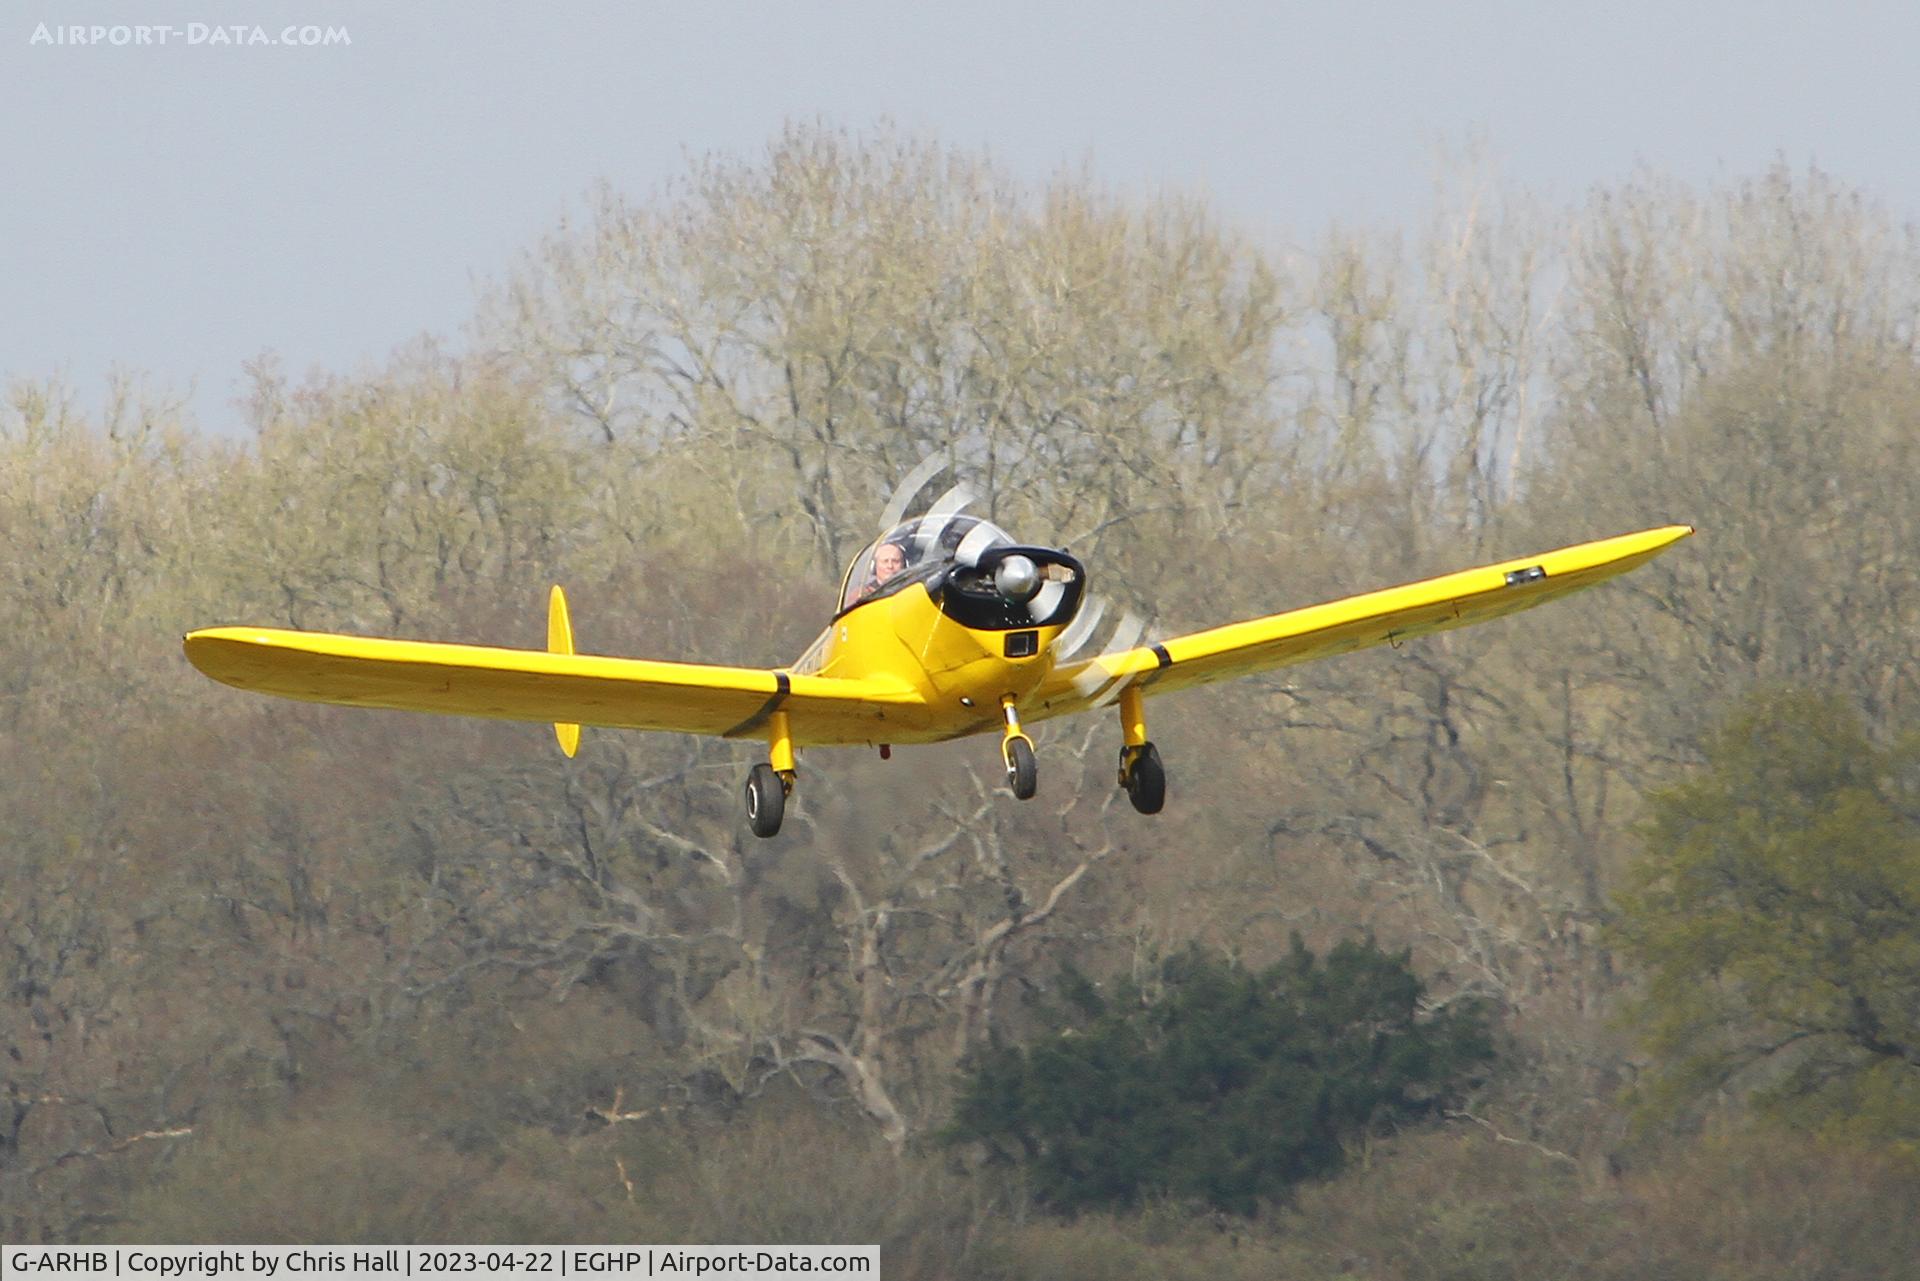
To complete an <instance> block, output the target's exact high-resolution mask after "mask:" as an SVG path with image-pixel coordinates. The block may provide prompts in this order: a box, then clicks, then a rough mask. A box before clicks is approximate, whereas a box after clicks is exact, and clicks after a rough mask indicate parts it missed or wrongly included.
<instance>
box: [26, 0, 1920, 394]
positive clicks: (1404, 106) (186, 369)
mask: <svg viewBox="0 0 1920 1281" xmlns="http://www.w3.org/2000/svg"><path fill="white" fill-rule="evenodd" d="M0 15H3V16H0V122H3V124H0V377H8V378H11V377H17V376H44V375H47V374H52V373H63V374H65V375H66V376H67V377H68V378H69V379H70V380H72V381H73V382H74V383H75V384H76V385H77V386H78V387H79V388H80V389H81V390H82V391H83V392H85V393H88V394H89V395H91V394H92V393H94V392H95V391H96V390H97V387H98V385H99V384H100V382H101V380H102V379H103V378H104V376H105V373H106V371H107V369H108V368H109V367H110V366H112V365H114V364H119V365H121V366H124V367H127V368H131V369H138V370H147V371H151V372H152V373H153V374H154V375H156V376H157V377H158V379H159V380H160V381H161V382H162V383H163V384H167V385H171V386H174V387H177V388H184V387H185V386H186V385H187V384H188V383H189V382H192V383H194V384H195V386H196V388H197V393H196V395H195V398H194V401H193V403H194V407H195V409H196V411H197V413H198V414H199V417H200V419H201V421H202V423H203V424H204V425H206V426H208V427H210V428H213V429H215V430H223V431H231V430H235V429H236V428H237V423H238V414H237V412H236V411H235V410H234V409H233V408H232V406H231V404H230V402H231V399H232V397H233V396H234V395H235V391H236V388H237V386H238V382H239V378H240V374H241V364H242V362H243V361H245V360H247V359H248V358H250V357H252V356H254V355H256V354H258V353H260V352H262V351H267V350H272V351H275V352H278V353H279V354H280V356H281V357H282V359H283V361H284V363H285V365H286V366H287V367H288V369H289V370H290V371H291V372H293V373H295V374H301V373H304V372H305V371H307V370H308V369H311V368H314V367H316V366H319V367H324V368H328V369H335V370H342V371H352V370H354V369H356V368H361V367H364V366H367V365H370V364H372V363H374V362H377V361H378V360H379V359H380V358H381V357H382V356H383V354H384V353H385V352H386V351H388V350H389V349H390V348H391V347H392V346H393V345H394V344H395V343H397V342H400V341H403V340H405V339H407V338H409V337H411V336H413V335H416V334H418V333H420V332H422V331H428V332H433V333H437V334H444V335H454V336H457V334H458V331H459V329H460V326H461V325H462V323H463V322H464V321H465V319H466V317H467V316H468V314H469V313H470V311H471V309H472V305H473V301H474V298H475V294H476V289H477V287H478V284H479V283H480V282H481V281H483V280H485V279H488V278H491V277H494V276H497V275H498V274H500V273H501V272H502V271H503V270H504V269H505V268H506V266H507V265H508V264H509V263H510V262H511V260H512V258H513V256H514V254H515V253H516V252H517V251H518V250H519V249H521V248H523V247H525V246H527V245H528V244H530V243H531V242H532V241H533V240H534V239H536V238H537V237H538V236H539V235H540V234H541V233H542V232H544V231H546V230H547V229H549V228H550V227H551V226H552V225H553V224H554V223H555V222H556V221H557V219H558V218H559V216H560V214H561V213H562V212H563V211H564V210H566V209H567V208H568V207H569V206H570V205H572V204H574V203H576V202H577V200H578V197H579V196H580V195H581V193H582V192H584V191H585V190H586V189H587V187H588V186H590V185H591V184H592V183H593V182H594V181H595V180H597V179H599V178H603V177H604V178H607V179H609V180H611V181H612V182H614V183H615V184H616V185H618V186H620V187H622V188H624V189H626V190H628V191H630V192H634V193H642V194H643V193H645V192H648V191H651V190H653V189H654V188H656V187H658V186H659V185H660V184H661V183H662V182H664V181H666V180H667V179H669V178H671V177H672V176H674V175H675V174H676V173H678V172H679V171H680V170H681V169H682V168H683V167H684V162H685V157H686V155H687V154H689V153H702V152H707V151H713V150H719V151H726V152H734V153H742V152H752V151H756V150H758V149H759V148H761V147H762V146H763V145H764V144H765V143H766V141H767V140H768V139H769V138H771V137H772V136H773V134H774V133H775V132H776V131H777V130H778V129H779V128H780V126H781V124H782V123H783V122H784V121H787V120H789V119H795V118H799V119H808V120H812V119H820V120H824V121H827V122H829V123H832V124H844V125H849V126H853V127H855V128H859V127H863V126H867V125H871V124H873V123H875V122H877V121H879V120H882V119H891V120H892V121H893V122H895V123H896V124H897V125H899V126H902V127H903V128H905V129H906V130H909V131H912V132H916V133H923V134H927V135H931V136H933V137H936V138H938V139H941V140H943V141H947V142H952V143H957V144H963V145H967V146H980V147H985V148H987V149H989V150H990V151H991V152H992V153H993V154H994V155H995V156H997V157H998V158H999V159H1000V160H1001V161H1002V162H1004V163H1005V164H1007V165H1008V166H1010V167H1011V168H1012V169H1013V170H1014V171H1015V172H1016V173H1018V174H1020V175H1021V176H1024V177H1033V178H1038V177H1042V176H1044V175H1045V174H1046V173H1048V172H1049V171H1051V170H1052V169H1054V168H1056V167H1058V166H1060V165H1061V164H1063V163H1078V162H1080V161H1082V160H1088V161H1090V162H1091V164H1092V167H1093V169H1094V171H1095V172H1096V173H1097V174H1099V175H1101V176H1102V177H1104V178H1106V179H1108V180H1110V181H1112V182H1114V183H1116V184H1120V185H1123V186H1127V187H1134V188H1140V189H1152V188H1160V187H1170V188H1174V189H1178V190H1183V191H1198V192H1205V193H1207V194H1209V195H1210V196H1211V197H1212V198H1213V199H1214V200H1215V202H1216V204H1217V206H1218V207H1219V208H1220V209H1222V210H1223V211H1224V212H1225V214H1226V215H1227V216H1228V217H1229V218H1231V219H1232V220H1234V221H1236V222H1238V223H1240V224H1242V225H1244V226H1247V227H1249V228H1250V229H1253V230H1255V231H1256V232H1257V233H1258V234H1260V235H1261V236H1263V237H1265V238H1270V239H1275V240H1279V241H1286V240H1288V239H1298V240H1300V241H1311V239H1312V238H1313V237H1314V235H1315V233H1317V232H1318V230H1319V229H1321V228H1322V227H1324V225H1325V224H1326V223H1327V222H1328V221H1329V220H1330V219H1333V218H1341V219H1345V220H1348V221H1365V222H1386V223H1399V222H1408V223H1411V222H1413V221H1414V220H1416V219H1418V218H1419V217H1421V216H1422V214H1423V213H1424V211H1425V208H1426V206H1427V201H1428V197H1429V192H1430V189H1431V179H1432V173H1433V157H1434V155H1435V152H1436V148H1437V147H1438V146H1440V145H1442V144H1447V145H1454V146H1458V145H1459V144H1461V143H1463V142H1465V141H1466V140H1469V139H1471V138H1474V137H1479V138H1481V139H1483V140H1484V142H1485V144H1486V146H1487V149H1488V150H1489V151H1490V153H1491V154H1492V156H1493V157H1494V159H1495V160H1496V161H1497V162H1498V164H1499V167H1500V170H1501V172H1502V173H1503V175H1504V176H1505V177H1506V178H1507V179H1509V180H1511V181H1513V182H1515V183H1517V184H1520V185H1523V186H1526V187H1528V188H1530V189H1532V190H1533V191H1534V192H1536V193H1537V194H1539V195H1542V196H1545V197H1547V198H1549V199H1553V200H1556V201H1563V202H1571V201H1574V200H1577V199H1578V198H1579V197H1580V196H1581V195H1582V194H1583V193H1584V192H1585V191H1586V190H1587V189H1588V188H1590V187H1592V186H1594V185H1595V184H1599V183H1609V182H1613V181H1617V180H1618V179H1620V178H1621V177H1622V176H1624V175H1625V174H1627V173H1628V172H1629V171H1630V170H1631V169H1632V168H1633V166H1634V165H1635V163H1636V162H1645V163H1646V164H1648V165H1651V166H1653V167H1654V168H1656V169H1658V170H1661V171H1663V172H1666V173H1670V174H1673V175H1676V176H1679V177H1681V178H1685V179H1689V180H1693V181H1699V182H1707V181H1711V180H1712V179H1714V178H1716V177H1722V176H1739V175H1745V174H1750V173H1755V172H1758V171H1760V170H1762V169H1764V168H1765V167H1766V166H1767V165H1768V164H1769V163H1771V161H1772V160H1773V159H1774V158H1775V157H1777V156H1782V155H1784V156H1785V157H1786V158H1787V159H1788V160H1789V161H1791V162H1792V163H1794V164H1795V165H1796V166H1798V165H1804V164H1806V163H1807V162H1809V161H1812V162H1815V163H1818V164H1819V165H1821V166H1822V167H1823V168H1825V169H1827V170H1829V171H1830V172H1832V173H1834V174H1836V175H1837V176H1838V177H1840V178H1841V179H1843V180H1845V181H1848V182H1851V183H1855V184H1858V185H1860V186H1863V187H1865V188H1866V189H1868V190H1869V191H1871V192H1874V193H1877V194H1878V195H1879V196H1880V197H1882V198H1884V200H1885V201H1886V202H1887V203H1888V204H1889V205H1890V206H1891V207H1892V208H1893V209H1894V210H1895V211H1896V212H1898V213H1899V214H1901V215H1902V216H1903V217H1911V216H1914V215H1915V214H1917V213H1920V141H1917V139H1920V129H1917V128H1916V126H1920V0H1903V2H1900V3H1892V2H1889V3H1875V4H1846V3H1827V4H1813V3H1808V2H1807V0H1798V2H1794V3H1786V2H1783V0H1746V2H1745V3H1721V2H1719V0H1715V2H1714V3H1695V4H1690V3H1687V0H1657V2H1646V0H1634V2H1633V3H1607V2H1606V0H1583V2H1581V3H1563V2H1562V0H1541V2H1539V3H1531V4H1523V3H1511V4H1505V3H1493V2H1492V0H1470V2H1467V3H1448V2H1447V0H1425V2H1424V3H1406V4H1384V3H1371V4H1369V3H1355V2H1348V3H1321V4H1280V3H1272V4H1258V3H1251V2H1245V3H1221V4H1204V5H1203V4H1184V5H1172V4H1166V5H1146V4H1108V5H1104V6H1103V5H1097V4H1093V3H1080V4H1072V5H1068V4H1054V3H1034V2H1032V0H1029V2H1027V3H1018V4H1013V3H1008V4H998V3H996V4H971V3H965V2H964V0H944V2H943V3H939V4H924V3H922V4H910V3H905V2H903V0H895V2H893V3H878V2H876V0H859V2H846V3H814V2H810V0H778V2H769V3H754V4H744V3H741V4H732V3H721V2H719V0H696V2H687V0H683V2H682V3H680V4H676V5H672V6H665V5H657V4H653V3H648V2H647V0H629V2H628V3H622V4H564V3H563V4H555V5H551V6H544V5H543V6H536V5H532V4H524V3H522V4H512V5H507V4H499V3H459V4H456V3H451V2H450V0H415V2H411V3H401V2H400V0H383V2H381V3H371V2H369V3H340V2H336V0H251V2H244V0H99V2H93V0H0ZM42 24H45V26H46V28H47V34H48V35H51V36H53V37H54V38H55V39H56V40H57V39H59V38H61V37H62V36H63V35H64V29H65V28H67V27H70V26H73V25H83V26H91V25H93V24H100V25H102V26H105V27H109V28H110V27H111V26H113V25H116V24H124V25H125V26H127V27H128V28H129V31H128V34H127V36H126V38H127V39H128V40H129V43H127V44H124V45H119V46H116V45H114V44H111V43H108V42H107V41H110V40H112V39H114V38H115V36H114V35H113V34H111V32H109V33H107V34H106V36H105V39H104V40H103V41H102V42H101V43H98V44H96V43H91V42H89V43H83V44H77V45H76V44H73V43H67V44H59V43H52V44H49V43H45V42H43V41H42V42H37V41H36V37H37V36H39V34H40V28H41V25H42ZM194 24H199V25H198V26H197V27H196V26H195V25H194ZM225 24H243V25H245V26H246V27H247V28H249V30H250V29H251V28H252V27H253V26H254V25H256V24H257V25H258V26H260V27H261V28H263V29H264V30H265V32H266V34H267V36H268V38H269V39H273V40H278V39H279V38H280V34H281V32H282V30H283V29H284V28H286V27H287V26H289V24H310V25H312V26H315V27H321V28H324V27H329V26H331V27H337V28H344V29H345V31H346V32H347V34H348V36H349V37H350V40H351V43H350V44H347V45H344V46H343V45H333V46H321V47H301V46H299V45H295V46H293V47H281V46H277V45H276V46H269V47H260V46H254V45H249V44H235V43H219V42H217V41H216V39H215V38H214V37H213V36H212V34H211V33H212V30H213V29H214V28H216V27H220V26H222V25H225ZM139 25H145V26H148V27H149V28H168V29H170V30H169V31H168V33H167V34H166V36H165V40H166V43H164V44H161V43H157V41H158V40H160V39H161V38H162V37H161V36H160V35H159V34H156V33H155V32H154V31H152V30H150V31H149V33H148V41H149V42H148V43H146V44H139V43H135V42H134V41H137V39H138V33H137V32H135V31H134V30H133V28H134V27H136V26H139ZM196 37H198V38H197V39H196ZM297 38H298V36H297V33H296V39H297Z"/></svg>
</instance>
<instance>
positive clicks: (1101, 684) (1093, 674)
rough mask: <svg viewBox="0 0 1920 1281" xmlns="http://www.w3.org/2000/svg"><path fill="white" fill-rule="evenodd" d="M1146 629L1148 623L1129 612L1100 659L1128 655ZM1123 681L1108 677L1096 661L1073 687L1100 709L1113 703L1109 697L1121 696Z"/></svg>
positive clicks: (1115, 630)
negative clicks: (1107, 656)
mask: <svg viewBox="0 0 1920 1281" xmlns="http://www.w3.org/2000/svg"><path fill="white" fill-rule="evenodd" d="M1146 629H1147V625H1146V623H1145V622H1143V621H1141V619H1140V617H1139V616H1138V615H1136V614H1135V613H1134V612H1133V611H1132V610H1128V611H1127V612H1126V613H1125V614H1123V615H1121V617H1120V622H1119V623H1118V624H1117V625H1116V626H1115V627H1114V629H1113V635H1112V636H1111V637H1109V638H1108V639H1107V648H1106V650H1105V651H1104V652H1103V653H1102V654H1101V656H1100V657H1102V658H1104V657H1106V655H1107V654H1124V653H1126V652H1127V651H1128V650H1130V649H1132V648H1133V647H1134V646H1135V645H1136V644H1138V643H1139V640H1140V635H1141V633H1142V632H1144V631H1146ZM1121 679H1122V678H1121V677H1118V676H1109V675H1107V673H1106V672H1105V670H1104V669H1102V668H1101V667H1100V666H1099V662H1098V659H1096V660H1095V661H1094V663H1092V664H1089V665H1088V667H1087V670H1086V671H1084V672H1081V673H1080V674H1079V675H1078V676H1076V677H1074V678H1073V687H1074V689H1076V690H1078V691H1079V692H1080V696H1081V697H1082V698H1085V699H1087V700H1089V701H1090V702H1092V703H1093V705H1094V706H1096V707H1098V706H1102V705H1103V704H1105V703H1107V702H1109V701H1111V699H1110V698H1109V695H1111V696H1112V698H1118V697H1119V696H1120V690H1119V685H1120V682H1121Z"/></svg>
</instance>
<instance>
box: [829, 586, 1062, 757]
mask: <svg viewBox="0 0 1920 1281" xmlns="http://www.w3.org/2000/svg"><path fill="white" fill-rule="evenodd" d="M1071 621H1072V618H1071V615H1069V616H1068V617H1067V618H1065V619H1063V620H1060V621H1057V622H1052V623H1049V624H1048V625H1045V626H1033V627H1024V628H1009V629H1005V630H1001V629H988V628H974V627H968V626H966V625H965V624H963V623H961V622H959V621H957V620H956V619H954V618H953V617H951V616H950V615H949V614H948V613H947V612H946V611H944V610H942V609H941V607H940V603H939V602H938V601H936V600H935V599H934V598H933V596H931V595H929V593H928V591H927V586H926V584H924V583H913V584H911V585H909V586H907V587H905V588H903V589H902V590H900V591H897V592H894V593H893V594H892V595H889V596H884V597H881V598H880V599H878V600H871V601H864V602H861V603H859V604H857V605H855V606H854V607H853V608H851V609H848V610H846V611H845V612H843V613H842V614H841V615H840V616H839V617H837V618H835V619H834V620H833V622H832V623H830V624H829V625H828V627H827V630H826V631H825V632H823V633H822V634H821V636H820V639H819V640H817V641H815V642H814V644H813V645H812V646H811V647H809V648H808V650H807V652H806V654H804V655H802V656H801V658H800V659H798V660H796V661H795V663H794V664H793V667H792V670H793V671H794V672H796V673H801V674H810V675H811V674H817V675H821V676H850V675H852V674H854V673H856V672H857V673H859V674H861V675H862V676H867V677H871V676H873V675H874V674H875V673H881V672H884V673H886V674H888V675H890V676H894V677H897V678H898V679H900V680H901V681H903V682H905V683H906V684H908V685H910V686H912V687H913V688H914V689H915V690H916V691H917V692H918V693H919V694H920V695H921V697H922V698H923V699H924V700H925V702H926V706H927V710H928V713H929V714H928V715H925V716H916V717H912V718H911V723H909V720H908V718H905V717H902V718H901V723H900V725H899V729H898V731H897V732H896V731H888V732H889V733H890V734H891V737H890V738H888V739H887V740H886V741H888V742H894V743H934V742H940V741H943V740H945V739H950V738H961V737H964V736H966V735H968V734H975V733H979V732H980V731H982V730H984V729H990V728H992V727H994V726H996V725H998V724H999V723H1000V718H1001V710H1000V709H1001V700H1002V699H1003V698H1006V697H1012V698H1014V699H1016V700H1018V699H1020V698H1022V697H1024V696H1025V695H1026V694H1028V693H1029V692H1031V691H1032V690H1033V689H1034V687H1035V686H1037V685H1039V684H1040V682H1041V681H1042V680H1044V679H1046V676H1047V673H1048V672H1050V671H1052V670H1053V643H1054V641H1055V640H1057V639H1058V638H1059V636H1060V633H1061V632H1063V631H1065V630H1066V625H1067V623H1069V622H1071Z"/></svg>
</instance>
